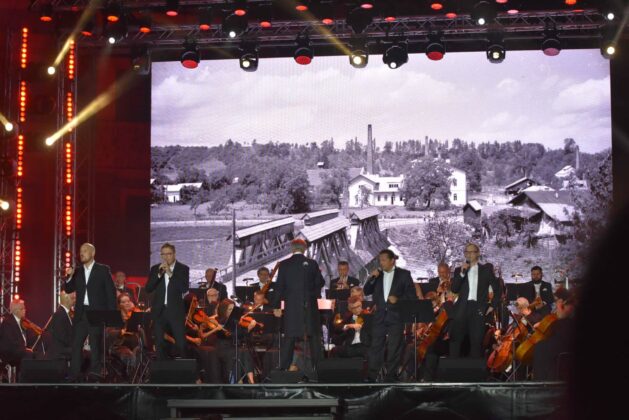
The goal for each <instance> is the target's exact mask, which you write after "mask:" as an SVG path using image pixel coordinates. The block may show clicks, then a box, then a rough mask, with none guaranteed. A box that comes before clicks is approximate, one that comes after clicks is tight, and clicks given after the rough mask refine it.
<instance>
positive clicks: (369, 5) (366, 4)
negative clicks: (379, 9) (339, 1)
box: [360, 1, 373, 9]
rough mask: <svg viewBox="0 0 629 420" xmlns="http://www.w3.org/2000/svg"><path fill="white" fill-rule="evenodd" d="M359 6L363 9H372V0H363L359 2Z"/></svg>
mask: <svg viewBox="0 0 629 420" xmlns="http://www.w3.org/2000/svg"><path fill="white" fill-rule="evenodd" d="M360 7H362V8H363V9H373V2H372V1H363V2H361V3H360Z"/></svg>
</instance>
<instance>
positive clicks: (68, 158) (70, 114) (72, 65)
mask: <svg viewBox="0 0 629 420" xmlns="http://www.w3.org/2000/svg"><path fill="white" fill-rule="evenodd" d="M75 47H76V46H75V44H74V42H72V44H71V45H70V52H69V54H68V57H67V63H66V64H67V69H68V79H69V80H74V77H75V74H76V73H75V71H76V48H75ZM74 102H75V101H74V93H73V92H72V90H71V89H69V90H68V91H67V92H66V120H67V122H68V123H69V122H71V121H72V120H73V119H74V115H75V103H74ZM68 131H69V132H70V131H72V128H70V129H68ZM63 147H64V150H63V153H64V162H65V174H64V175H65V185H66V187H67V190H66V195H65V202H64V218H63V220H64V227H65V234H66V237H68V238H70V237H71V236H72V232H73V227H72V219H73V214H72V211H73V210H72V195H71V193H70V188H71V186H72V183H73V182H74V173H73V161H74V148H73V146H72V141H71V139H70V138H68V139H66V141H65V142H64V146H63ZM71 263H72V250H71V249H66V251H65V266H66V268H67V267H70V266H71Z"/></svg>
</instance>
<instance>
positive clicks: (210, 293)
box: [204, 289, 220, 316]
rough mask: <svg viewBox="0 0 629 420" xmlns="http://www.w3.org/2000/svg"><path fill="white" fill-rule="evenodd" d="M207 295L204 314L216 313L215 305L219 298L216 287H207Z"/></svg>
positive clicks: (211, 314)
mask: <svg viewBox="0 0 629 420" xmlns="http://www.w3.org/2000/svg"><path fill="white" fill-rule="evenodd" d="M205 295H206V296H207V303H206V304H205V308H204V311H205V314H206V315H207V316H213V315H216V307H217V306H218V302H219V301H220V300H219V292H218V290H217V289H207V292H205Z"/></svg>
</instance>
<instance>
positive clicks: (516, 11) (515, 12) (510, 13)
mask: <svg viewBox="0 0 629 420" xmlns="http://www.w3.org/2000/svg"><path fill="white" fill-rule="evenodd" d="M518 13H520V11H519V10H518V9H509V10H507V14H509V15H517V14H518Z"/></svg>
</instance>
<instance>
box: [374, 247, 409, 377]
mask: <svg viewBox="0 0 629 420" xmlns="http://www.w3.org/2000/svg"><path fill="white" fill-rule="evenodd" d="M378 259H379V261H380V269H376V270H374V271H372V273H371V277H370V278H369V279H368V280H367V282H366V283H365V286H364V288H363V291H364V293H365V294H366V295H373V301H374V305H375V306H374V308H375V310H374V313H373V320H372V321H373V327H372V341H371V346H370V348H369V357H368V360H369V372H368V381H370V382H375V381H376V379H377V378H378V374H379V372H380V369H381V368H382V365H383V363H384V357H385V344H386V364H385V366H386V376H385V382H393V381H395V380H396V377H397V371H398V368H399V366H400V362H401V354H402V349H403V346H404V342H403V333H404V324H403V322H402V321H401V318H400V314H399V312H398V309H397V306H396V305H397V304H398V302H399V300H401V299H416V295H415V286H414V285H413V279H412V278H411V273H410V271H408V270H405V269H403V268H399V267H396V266H395V260H396V259H397V256H396V255H395V254H394V253H393V251H391V250H390V249H383V250H382V251H380V254H379V255H378Z"/></svg>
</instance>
